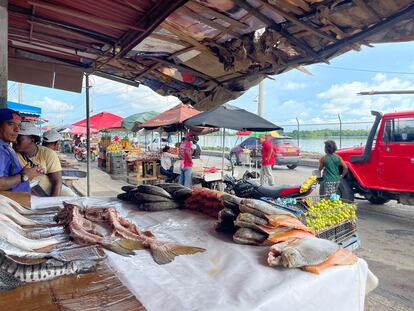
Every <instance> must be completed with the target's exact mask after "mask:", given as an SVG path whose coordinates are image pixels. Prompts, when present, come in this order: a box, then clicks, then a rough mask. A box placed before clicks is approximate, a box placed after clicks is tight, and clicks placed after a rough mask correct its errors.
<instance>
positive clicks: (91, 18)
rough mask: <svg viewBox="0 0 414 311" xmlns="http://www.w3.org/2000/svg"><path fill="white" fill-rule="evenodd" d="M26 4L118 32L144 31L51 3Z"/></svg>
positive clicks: (36, 2)
mask: <svg viewBox="0 0 414 311" xmlns="http://www.w3.org/2000/svg"><path fill="white" fill-rule="evenodd" d="M28 3H29V4H31V5H33V6H36V7H39V8H43V9H46V10H49V11H53V12H56V13H60V14H64V15H68V16H72V17H76V18H79V19H83V20H85V21H88V22H90V23H94V24H97V25H101V26H107V27H112V28H116V29H119V30H126V29H133V30H137V31H144V30H145V29H143V28H141V27H137V26H133V25H129V24H124V23H119V22H115V21H110V20H107V19H103V18H100V17H97V16H93V15H89V14H85V13H82V12H79V11H77V10H73V9H70V8H67V7H62V6H59V5H55V4H51V3H46V2H41V1H37V0H29V1H28Z"/></svg>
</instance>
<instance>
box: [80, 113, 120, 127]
mask: <svg viewBox="0 0 414 311" xmlns="http://www.w3.org/2000/svg"><path fill="white" fill-rule="evenodd" d="M122 120H123V118H122V117H120V116H117V115H115V114H113V113H110V112H101V113H98V114H95V115H93V116H91V117H90V121H89V124H90V127H91V128H94V129H98V130H101V129H108V128H120V127H121V122H122ZM73 125H74V126H80V127H86V119H83V120H81V121H78V122H76V123H73Z"/></svg>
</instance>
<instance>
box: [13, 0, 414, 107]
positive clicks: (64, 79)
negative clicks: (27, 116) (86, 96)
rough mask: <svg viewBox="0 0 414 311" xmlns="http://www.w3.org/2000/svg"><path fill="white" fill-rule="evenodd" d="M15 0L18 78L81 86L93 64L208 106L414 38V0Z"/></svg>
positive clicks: (101, 72) (96, 69)
mask: <svg viewBox="0 0 414 311" xmlns="http://www.w3.org/2000/svg"><path fill="white" fill-rule="evenodd" d="M8 3H9V5H8V11H9V30H8V31H9V33H8V38H9V40H8V44H9V79H10V80H15V81H20V82H26V83H32V84H37V85H43V86H49V87H55V88H61V89H66V90H75V91H78V92H80V91H81V85H82V74H81V73H82V72H86V73H93V74H95V75H98V76H101V77H105V78H108V79H112V80H115V81H120V82H123V83H126V84H129V85H134V86H138V85H139V84H144V85H146V86H149V87H150V88H151V89H153V90H154V91H156V92H157V93H159V94H162V95H173V96H176V97H178V98H179V99H180V100H181V101H182V102H184V103H190V104H192V105H193V106H195V107H196V108H197V109H201V110H206V109H210V108H212V107H216V106H218V105H220V104H222V103H225V102H227V101H229V100H232V99H235V98H237V97H239V96H240V95H242V94H243V93H244V92H245V91H246V90H248V89H249V88H251V87H252V86H254V85H256V84H257V83H259V82H260V81H261V80H263V79H264V78H265V77H267V76H271V75H275V74H280V73H283V72H286V71H288V70H291V69H294V68H300V66H302V65H309V64H314V63H319V62H328V61H329V60H330V59H332V58H334V57H336V56H338V55H341V54H343V53H346V52H348V51H351V50H360V48H361V45H367V46H371V44H372V43H384V42H399V41H409V40H413V39H414V19H413V12H414V3H413V1H412V0H393V1H389V0H378V1H356V0H354V1H352V0H324V1H320V0H280V1H276V0H220V1H217V0H215V1H214V0H209V1H205V0H190V1H184V0H177V1H156V2H154V1H150V0H134V1H110V0H102V1H92V0H83V1H79V0H73V1H68V0H61V1H53V2H52V1H49V2H46V1H39V0H9V2H8ZM114 12H116V13H117V14H114Z"/></svg>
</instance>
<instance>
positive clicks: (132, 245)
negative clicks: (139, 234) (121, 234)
mask: <svg viewBox="0 0 414 311" xmlns="http://www.w3.org/2000/svg"><path fill="white" fill-rule="evenodd" d="M116 243H117V244H118V245H119V246H121V247H123V248H125V249H128V250H139V249H144V248H146V247H145V245H144V244H143V243H142V242H140V241H137V240H129V239H121V240H117V241H116Z"/></svg>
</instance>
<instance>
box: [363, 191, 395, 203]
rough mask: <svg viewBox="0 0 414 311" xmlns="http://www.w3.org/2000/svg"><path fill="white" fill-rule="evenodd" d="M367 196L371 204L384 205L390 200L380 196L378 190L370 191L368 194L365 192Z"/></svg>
mask: <svg viewBox="0 0 414 311" xmlns="http://www.w3.org/2000/svg"><path fill="white" fill-rule="evenodd" d="M365 198H366V199H367V200H368V201H369V202H370V203H371V204H375V205H382V204H385V203H387V202H389V201H390V200H389V199H387V198H383V197H380V196H379V195H378V193H376V192H369V193H367V194H365Z"/></svg>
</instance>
